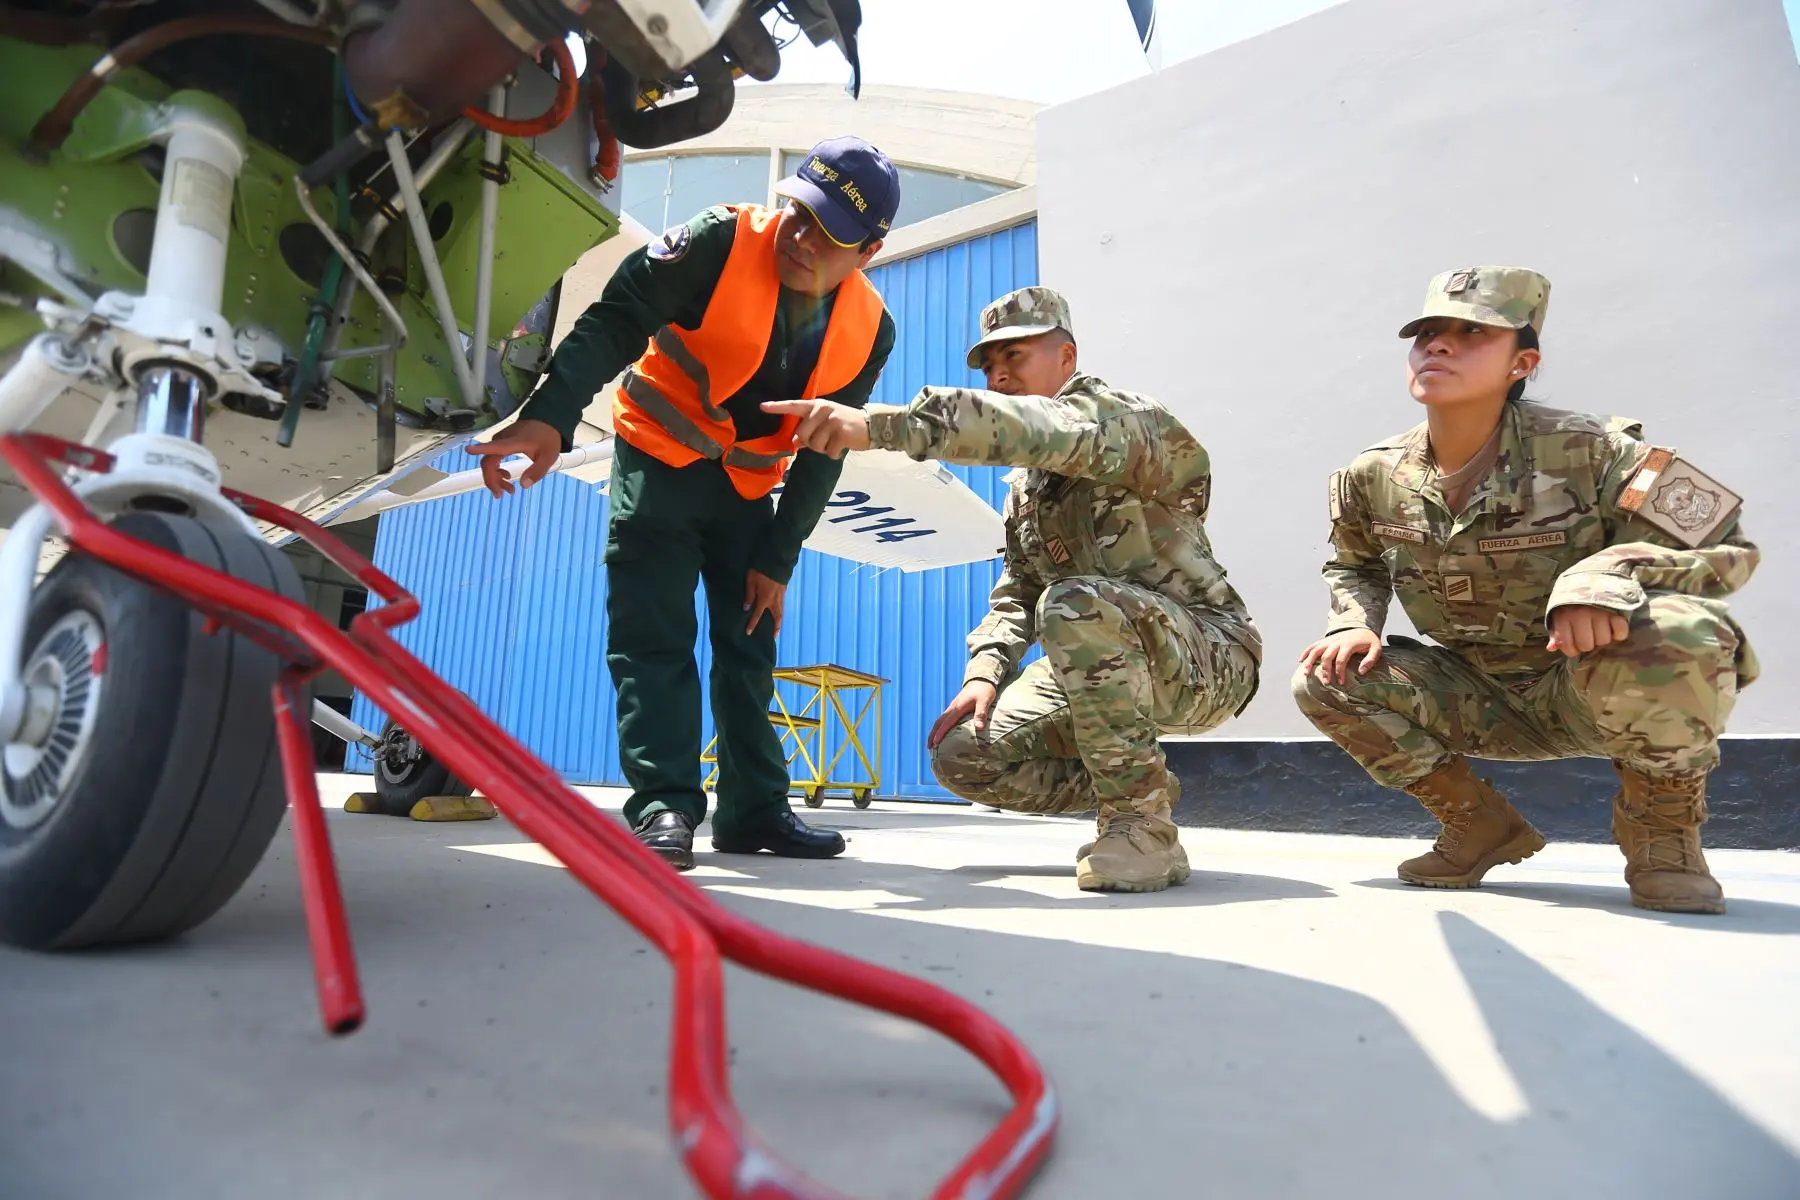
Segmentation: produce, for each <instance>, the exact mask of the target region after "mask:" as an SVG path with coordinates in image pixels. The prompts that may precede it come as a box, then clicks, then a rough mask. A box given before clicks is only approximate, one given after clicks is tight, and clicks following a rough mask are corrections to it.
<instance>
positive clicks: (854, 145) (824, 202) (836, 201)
mask: <svg viewBox="0 0 1800 1200" xmlns="http://www.w3.org/2000/svg"><path fill="white" fill-rule="evenodd" d="M775 192H776V194H777V195H780V196H788V197H790V198H792V199H794V200H798V201H799V202H800V203H801V204H804V205H805V206H806V208H807V211H809V212H810V213H812V215H813V216H814V217H815V218H816V219H817V220H818V222H819V226H820V227H821V228H822V229H824V230H825V235H826V236H827V237H829V238H830V239H831V240H832V241H834V242H836V243H837V244H838V245H840V246H860V245H861V244H862V243H864V242H866V241H868V240H869V239H870V238H872V237H873V238H884V237H886V236H887V235H888V230H889V229H890V228H891V227H892V223H893V220H894V214H895V213H896V212H897V211H899V208H900V172H898V171H896V170H895V169H894V164H893V163H891V162H889V161H888V156H887V155H885V154H883V153H882V152H881V151H879V150H877V149H876V148H875V147H873V146H871V145H869V143H867V142H865V141H863V140H862V139H861V138H859V137H837V138H827V139H826V140H825V141H822V142H820V143H819V144H818V145H816V146H814V147H813V148H812V149H811V150H810V151H808V152H807V155H806V161H805V162H803V163H801V164H800V169H799V170H797V171H795V172H794V173H793V174H792V175H789V176H788V177H787V178H786V179H783V180H782V181H781V182H780V183H777V184H776V185H775Z"/></svg>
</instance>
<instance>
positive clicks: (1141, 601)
mask: <svg viewBox="0 0 1800 1200" xmlns="http://www.w3.org/2000/svg"><path fill="white" fill-rule="evenodd" d="M1037 629H1038V638H1039V643H1040V644H1041V645H1042V646H1043V649H1044V657H1043V658H1040V659H1038V660H1036V661H1035V662H1032V663H1031V664H1029V665H1028V666H1026V668H1025V669H1024V670H1023V671H1022V672H1020V674H1019V677H1018V678H1017V679H1016V680H1014V681H1013V682H1012V683H1010V684H1008V685H1007V686H1006V687H1004V688H1002V689H1001V691H1000V699H999V701H998V702H997V703H996V704H995V706H994V709H993V711H992V712H991V713H990V714H989V716H988V726H987V729H986V730H984V731H982V732H980V733H977V732H976V731H975V727H974V724H973V722H972V721H964V722H963V723H962V724H960V725H958V726H957V727H956V728H955V729H953V730H952V731H951V732H950V733H949V734H948V735H946V736H945V738H944V740H943V741H942V742H940V743H938V745H937V748H936V749H935V750H933V751H932V756H931V765H932V770H933V771H934V773H935V774H936V775H937V778H938V781H939V782H940V783H942V784H943V785H944V786H945V787H946V788H948V789H949V790H950V791H952V792H954V793H955V794H956V795H958V796H961V797H962V798H963V799H965V800H969V801H972V802H974V803H977V804H991V805H993V806H994V807H996V808H1007V809H1013V810H1015V811H1018V812H1041V813H1080V812H1089V811H1092V810H1095V809H1103V810H1111V811H1115V812H1130V811H1145V812H1155V811H1158V810H1159V809H1160V808H1161V806H1162V805H1164V804H1167V805H1169V806H1170V807H1171V808H1172V807H1173V806H1174V804H1175V801H1176V799H1177V798H1178V797H1179V795H1180V784H1179V783H1178V782H1177V781H1176V778H1175V776H1174V774H1173V773H1171V772H1170V770H1169V766H1168V762H1167V761H1166V760H1165V759H1164V757H1163V752H1162V747H1161V746H1160V745H1159V744H1158V741H1157V738H1158V736H1159V735H1160V734H1161V733H1164V732H1171V733H1187V732H1193V733H1201V732H1204V731H1205V730H1208V729H1212V728H1214V727H1215V726H1218V725H1221V724H1223V723H1224V722H1225V721H1226V720H1227V719H1229V718H1230V717H1231V716H1233V715H1234V714H1235V713H1237V712H1238V711H1239V710H1240V709H1242V708H1243V706H1244V705H1245V704H1247V703H1248V702H1249V700H1250V697H1251V696H1252V695H1253V694H1254V693H1255V691H1256V683H1257V662H1256V659H1255V658H1254V656H1252V655H1251V653H1250V652H1249V651H1248V650H1246V649H1245V648H1244V647H1243V646H1242V645H1241V644H1240V643H1238V642H1237V641H1236V640H1234V639H1233V638H1232V637H1231V635H1230V634H1229V633H1228V632H1227V630H1226V627H1225V625H1224V624H1223V623H1222V622H1220V623H1216V624H1215V623H1213V622H1209V621H1208V620H1207V619H1206V618H1205V617H1204V616H1196V614H1195V613H1193V612H1192V611H1191V610H1189V609H1185V608H1183V607H1181V606H1180V605H1179V604H1176V603H1175V602H1174V601H1172V600H1170V599H1168V598H1167V597H1165V596H1162V595H1159V594H1158V593H1156V592H1152V591H1149V590H1148V589H1145V588H1140V587H1135V586H1133V585H1131V584H1127V583H1120V582H1118V581H1116V580H1112V579H1104V578H1073V579H1061V580H1058V581H1057V582H1055V583H1053V584H1051V585H1050V586H1049V587H1047V588H1045V589H1044V593H1043V595H1042V596H1041V597H1039V599H1038V605H1037Z"/></svg>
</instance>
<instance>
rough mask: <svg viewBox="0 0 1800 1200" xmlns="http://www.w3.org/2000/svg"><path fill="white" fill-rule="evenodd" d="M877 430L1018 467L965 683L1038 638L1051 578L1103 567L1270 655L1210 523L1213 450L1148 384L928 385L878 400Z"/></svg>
mask: <svg viewBox="0 0 1800 1200" xmlns="http://www.w3.org/2000/svg"><path fill="white" fill-rule="evenodd" d="M869 440H870V442H871V444H872V445H874V446H876V447H878V448H880V449H884V450H899V451H901V452H903V453H905V454H907V455H908V456H910V457H912V458H915V459H925V458H939V459H942V460H944V461H945V462H953V463H966V464H971V465H975V464H985V465H990V466H1012V467H1018V468H1021V469H1020V470H1017V471H1015V472H1013V473H1012V475H1011V476H1010V482H1011V490H1010V491H1009V492H1008V494H1007V497H1006V507H1005V510H1004V516H1005V520H1006V554H1005V560H1004V567H1003V570H1002V572H1001V575H1000V580H999V582H998V583H996V584H995V585H994V591H993V596H992V598H991V603H990V607H989V611H988V615H987V617H986V619H984V620H983V621H982V622H981V624H980V625H978V626H977V627H976V629H975V631H974V632H973V633H971V634H970V635H969V665H968V668H967V670H966V672H965V674H964V682H965V683H966V682H969V681H971V680H976V679H982V680H986V681H987V682H989V683H992V684H995V685H996V686H1000V685H1003V684H1005V683H1006V682H1007V681H1008V680H1010V679H1011V678H1012V676H1013V675H1014V674H1015V673H1016V672H1017V671H1018V667H1019V660H1020V659H1021V658H1023V657H1024V655H1025V652H1026V651H1027V650H1029V649H1030V648H1031V645H1032V643H1033V642H1035V641H1036V640H1037V629H1036V616H1037V602H1038V597H1039V596H1040V595H1041V594H1042V593H1043V590H1044V588H1045V586H1046V585H1048V584H1050V583H1052V582H1054V581H1056V580H1059V579H1068V578H1073V577H1078V576H1098V577H1101V578H1106V579H1115V580H1119V581H1121V582H1124V583H1131V584H1136V585H1138V586H1139V587H1143V588H1146V589H1148V590H1150V591H1153V592H1160V593H1161V594H1162V595H1164V596H1167V597H1169V598H1170V599H1172V600H1174V601H1175V602H1176V603H1178V604H1181V605H1182V606H1184V607H1188V608H1194V609H1204V610H1206V611H1207V613H1208V614H1209V615H1210V616H1211V617H1212V619H1214V620H1215V621H1222V622H1223V623H1224V624H1225V625H1226V626H1227V627H1228V628H1229V629H1230V630H1231V631H1232V633H1233V635H1234V636H1236V637H1237V639H1238V640H1239V641H1240V642H1241V643H1242V644H1243V645H1244V647H1245V648H1246V649H1248V650H1249V651H1250V653H1251V654H1252V655H1253V656H1254V657H1256V659H1257V660H1258V661H1259V662H1260V661H1261V658H1262V635H1261V634H1260V633H1259V632H1258V631H1257V629H1256V625H1255V623H1254V622H1253V621H1252V620H1251V619H1250V614H1249V611H1248V609H1246V608H1245V606H1244V602H1243V600H1242V599H1240V598H1239V596H1238V594H1237V592H1236V590H1234V589H1233V588H1232V586H1231V585H1230V584H1229V583H1227V582H1226V581H1225V568H1224V567H1221V566H1220V565H1219V564H1218V561H1217V560H1216V559H1214V557H1213V550H1212V543H1211V541H1210V540H1209V539H1208V538H1207V536H1206V511H1207V508H1208V506H1209V504H1210V503H1211V499H1212V460H1211V459H1210V458H1209V457H1208V455H1207V453H1206V448H1205V447H1204V446H1202V445H1201V444H1200V442H1199V441H1198V440H1197V439H1196V438H1195V437H1194V435H1193V434H1191V433H1189V432H1188V430H1187V429H1186V427H1185V426H1183V425H1182V424H1181V422H1180V421H1178V420H1176V418H1175V415H1174V414H1173V413H1171V412H1170V411H1169V410H1168V409H1166V408H1164V407H1163V406H1162V405H1161V404H1158V403H1157V402H1156V401H1155V400H1152V399H1150V398H1149V397H1148V396H1140V395H1137V394H1136V393H1134V392H1121V391H1116V390H1114V389H1113V388H1112V387H1110V386H1108V385H1107V383H1106V382H1105V381H1104V380H1101V379H1098V378H1096V377H1094V376H1092V375H1084V374H1082V373H1081V372H1079V371H1078V372H1076V373H1075V374H1074V375H1073V376H1071V377H1070V378H1069V381H1068V382H1067V383H1065V384H1064V385H1063V386H1062V389H1061V390H1060V391H1058V392H1057V394H1056V395H1055V396H1052V397H1045V396H1005V395H1001V394H1000V393H998V392H988V391H978V390H975V389H971V388H937V387H928V388H925V389H924V390H923V391H921V392H920V393H919V394H918V396H916V397H915V398H914V399H913V402H912V403H911V404H910V405H908V406H906V407H904V408H897V407H893V406H890V405H883V404H876V405H871V406H870V408H869Z"/></svg>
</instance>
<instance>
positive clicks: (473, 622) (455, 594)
mask: <svg viewBox="0 0 1800 1200" xmlns="http://www.w3.org/2000/svg"><path fill="white" fill-rule="evenodd" d="M870 278H871V280H872V281H873V282H874V284H875V286H876V288H877V289H879V290H880V292H881V294H882V296H883V297H884V298H885V300H886V301H887V306H888V309H889V311H891V312H892V313H893V315H894V320H895V322H896V325H897V327H898V334H899V338H898V341H897V343H896V345H895V347H894V352H893V354H892V356H891V357H890V358H889V360H888V365H887V369H886V370H885V371H884V372H883V373H882V377H881V382H880V384H879V385H878V386H877V388H876V392H875V399H876V400H877V401H878V402H881V403H885V404H904V403H905V402H906V401H908V400H909V399H911V397H912V396H913V394H914V393H915V392H917V391H918V389H919V388H920V387H923V386H924V385H926V384H933V383H935V384H971V385H977V384H979V383H980V382H981V380H980V376H979V375H977V374H976V373H975V372H973V371H971V370H969V368H968V367H967V365H966V364H965V363H964V361H963V354H964V351H965V349H966V348H967V346H968V343H969V340H970V337H971V331H972V330H973V329H974V328H975V319H976V316H977V314H979V312H980V311H981V306H982V305H984V304H986V303H987V302H988V301H989V300H992V299H993V298H994V297H996V296H999V295H1001V294H1002V293H1004V292H1007V291H1010V290H1012V289H1013V288H1017V287H1025V286H1027V285H1029V284H1033V283H1036V282H1037V278H1038V275H1037V225H1036V223H1035V222H1028V223H1026V224H1023V225H1019V226H1015V227H1013V228H1011V229H1004V230H1000V231H997V232H995V233H990V234H987V235H984V236H982V237H979V238H975V239H972V240H970V241H968V242H964V243H960V244H958V245H954V246H948V247H945V248H943V249H940V250H934V251H932V252H930V253H928V254H922V255H919V256H918V257H915V258H910V259H905V260H903V261H900V262H897V263H893V264H891V265H888V266H884V267H879V268H877V269H875V270H874V271H872V272H871V273H870ZM472 462H473V460H472V459H470V458H469V457H468V456H467V455H465V454H463V453H462V451H460V450H458V451H455V452H453V453H452V454H449V455H446V456H444V459H443V460H442V461H440V462H438V463H437V464H435V465H436V466H437V467H438V468H439V469H440V470H447V471H457V470H466V469H467V468H468V466H469V465H470V464H471V463H472ZM950 469H951V470H953V471H955V472H956V473H957V474H958V475H960V476H961V477H962V478H963V479H964V480H966V481H967V482H968V484H969V486H970V487H972V488H973V489H974V490H975V491H976V493H977V494H979V495H981V496H982V497H983V498H985V499H986V500H987V501H988V502H989V503H991V504H993V505H994V506H995V507H996V508H998V507H999V505H1000V501H1001V499H1002V497H1003V496H1004V495H1005V487H1004V485H1003V484H1002V483H1001V482H1000V477H1001V475H1002V474H1003V472H1002V471H1001V470H999V469H997V468H992V467H977V468H964V467H951V468H950ZM605 536H606V499H605V497H603V496H601V495H600V494H599V493H598V492H596V491H595V490H594V489H593V488H591V487H589V486H587V485H585V484H582V483H579V482H577V481H576V480H573V479H565V478H561V477H558V476H552V477H550V478H549V479H547V480H545V481H544V483H542V484H540V485H539V486H538V487H535V488H532V489H531V490H530V491H529V492H526V493H524V494H523V495H522V496H520V495H514V496H511V497H508V498H507V499H506V500H505V501H503V502H499V503H496V502H494V501H493V500H491V499H490V498H489V497H488V496H487V495H486V494H484V493H473V494H469V495H464V496H458V497H454V498H452V499H449V500H443V501H439V502H437V503H434V504H423V505H419V506H417V507H414V508H405V509H399V510H397V511H395V512H392V513H389V514H387V515H385V516H383V517H382V519H381V526H380V532H379V535H378V536H377V538H376V543H375V561H376V564H377V565H378V566H380V567H381V569H382V570H384V571H386V572H387V573H389V574H390V575H392V576H393V577H394V578H395V579H398V580H399V581H400V582H401V583H402V584H404V585H405V586H406V587H407V588H409V589H411V590H412V591H413V592H414V594H416V595H417V596H418V597H419V599H420V601H421V602H422V604H423V606H424V614H423V615H422V616H421V617H420V618H419V619H418V620H417V621H415V622H414V623H413V624H412V625H411V626H409V627H406V628H403V629H402V630H401V640H402V642H403V643H404V644H405V645H406V646H407V648H408V649H410V650H411V651H412V652H413V653H415V654H417V655H418V656H419V657H420V658H421V659H423V660H424V661H425V662H426V663H427V664H429V665H430V666H431V667H432V668H433V669H435V670H437V671H438V672H439V673H440V674H442V675H443V676H444V677H445V678H446V679H447V680H449V681H450V682H451V683H452V684H454V685H456V686H457V687H459V688H461V689H463V690H464V691H465V692H467V693H468V694H469V696H470V697H471V698H472V699H474V700H475V702H476V703H478V704H480V705H481V706H482V708H483V709H484V710H485V711H487V712H489V713H491V714H493V715H494V716H495V717H496V719H498V720H499V721H500V723H501V724H502V725H503V726H504V727H505V728H506V729H507V730H508V731H510V732H511V733H512V734H513V735H514V736H516V737H518V738H519V739H520V740H521V741H523V742H524V743H525V744H526V745H527V746H528V747H530V748H531V750H532V751H533V752H534V753H536V754H538V755H539V756H540V757H542V758H543V759H544V760H545V761H546V762H548V763H549V764H551V765H552V766H553V767H555V768H556V769H557V770H558V771H560V772H561V773H562V774H563V775H564V776H565V777H566V778H568V779H569V780H571V781H572V782H577V783H610V784H618V783H622V782H623V776H622V775H621V773H620V770H619V753H618V741H617V731H616V729H615V727H614V710H613V690H612V682H611V680H610V679H609V677H608V675H607V671H606V658H605V644H606V618H605V613H606V581H605V572H604V570H603V568H602V566H601V562H600V555H601V549H602V547H603V545H604V543H605ZM998 573H999V564H998V562H997V561H996V562H989V563H976V564H972V565H969V566H965V567H953V568H949V569H945V570H938V571H927V572H920V573H914V574H906V573H903V572H900V571H893V570H889V571H878V570H876V569H874V568H871V567H865V566H862V565H861V564H858V563H852V562H847V561H845V560H843V559H838V558H833V557H831V556H829V555H823V554H817V553H814V552H812V551H806V552H805V553H803V554H802V556H801V560H800V565H799V567H798V569H797V570H796V571H795V573H794V578H793V580H792V581H791V583H790V585H789V588H788V599H787V617H786V621H785V626H784V628H783V629H782V633H781V638H780V643H779V661H780V663H781V664H782V665H784V666H790V665H791V666H800V665H807V664H813V663H838V664H840V665H842V666H846V667H851V668H854V669H856V670H860V671H867V672H869V673H872V674H875V675H881V676H884V677H886V678H887V679H888V680H889V681H890V682H889V683H888V684H887V685H886V687H885V688H884V689H883V701H882V703H883V721H882V729H881V751H882V752H881V774H882V780H881V794H883V795H899V796H911V797H918V798H940V799H942V798H948V795H949V794H948V793H947V792H945V791H944V790H943V789H942V788H940V787H939V786H938V785H937V783H936V781H935V780H933V779H932V776H931V766H930V762H929V757H928V755H927V753H926V751H925V734H926V731H927V730H929V729H930V727H931V723H932V721H933V720H935V719H936V717H937V714H938V713H939V712H940V711H942V708H943V705H944V704H945V703H946V702H947V701H948V700H949V699H950V697H951V696H952V695H954V694H955V692H956V689H957V687H958V686H959V685H960V683H961V681H962V670H963V663H964V661H965V654H966V652H965V650H964V644H963V639H964V637H965V636H966V635H967V634H968V631H969V629H970V628H971V627H972V626H973V625H974V623H975V622H976V621H978V620H979V619H980V618H981V614H982V613H983V612H984V611H985V610H986V607H987V596H988V592H989V590H990V589H991V588H992V587H993V585H994V579H995V577H996V576H997V575H998ZM696 612H697V615H698V619H699V622H700V631H701V633H700V644H699V646H698V647H697V652H698V656H699V665H700V671H701V676H702V678H704V677H705V674H706V672H707V670H708V668H709V667H710V664H711V657H712V656H711V653H710V651H709V650H708V648H707V644H706V614H705V607H704V605H701V604H696ZM783 691H784V692H785V693H786V695H787V702H788V704H789V706H790V708H793V707H795V706H796V705H797V704H799V703H800V702H801V700H800V695H799V690H798V689H796V688H792V687H788V686H785V685H784V687H783ZM846 700H847V701H851V702H858V701H860V697H859V696H857V695H856V694H854V693H852V694H851V695H849V696H847V697H846ZM851 713H852V715H854V714H855V708H854V707H852V708H851ZM351 715H352V717H353V718H354V719H355V720H357V721H358V722H360V723H362V724H363V725H364V726H368V727H379V726H380V725H381V724H382V718H381V716H380V715H379V714H378V713H377V711H376V710H375V708H374V706H373V705H372V704H370V703H369V701H368V699H367V698H366V697H364V696H362V695H360V694H358V695H357V697H356V700H355V703H354V705H353V708H352V712H351ZM704 736H705V737H706V738H707V739H710V738H711V736H712V722H711V716H710V714H708V715H707V718H706V729H705V734H704ZM868 749H869V750H870V752H871V753H872V752H873V750H874V746H873V745H872V744H869V745H868ZM352 750H353V753H352V755H351V757H350V759H349V769H350V770H353V771H357V770H361V771H366V770H368V768H369V760H368V758H367V756H366V755H363V754H361V753H360V752H354V748H352ZM833 750H834V746H833V745H831V744H829V743H828V745H827V747H826V755H827V757H829V755H830V754H831V753H832V752H833ZM852 761H853V759H852V757H851V755H849V754H848V753H847V754H846V755H845V756H844V758H843V759H841V760H840V764H839V766H840V771H841V770H842V769H843V768H845V767H847V766H848V765H849V764H850V763H851V762H852Z"/></svg>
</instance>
